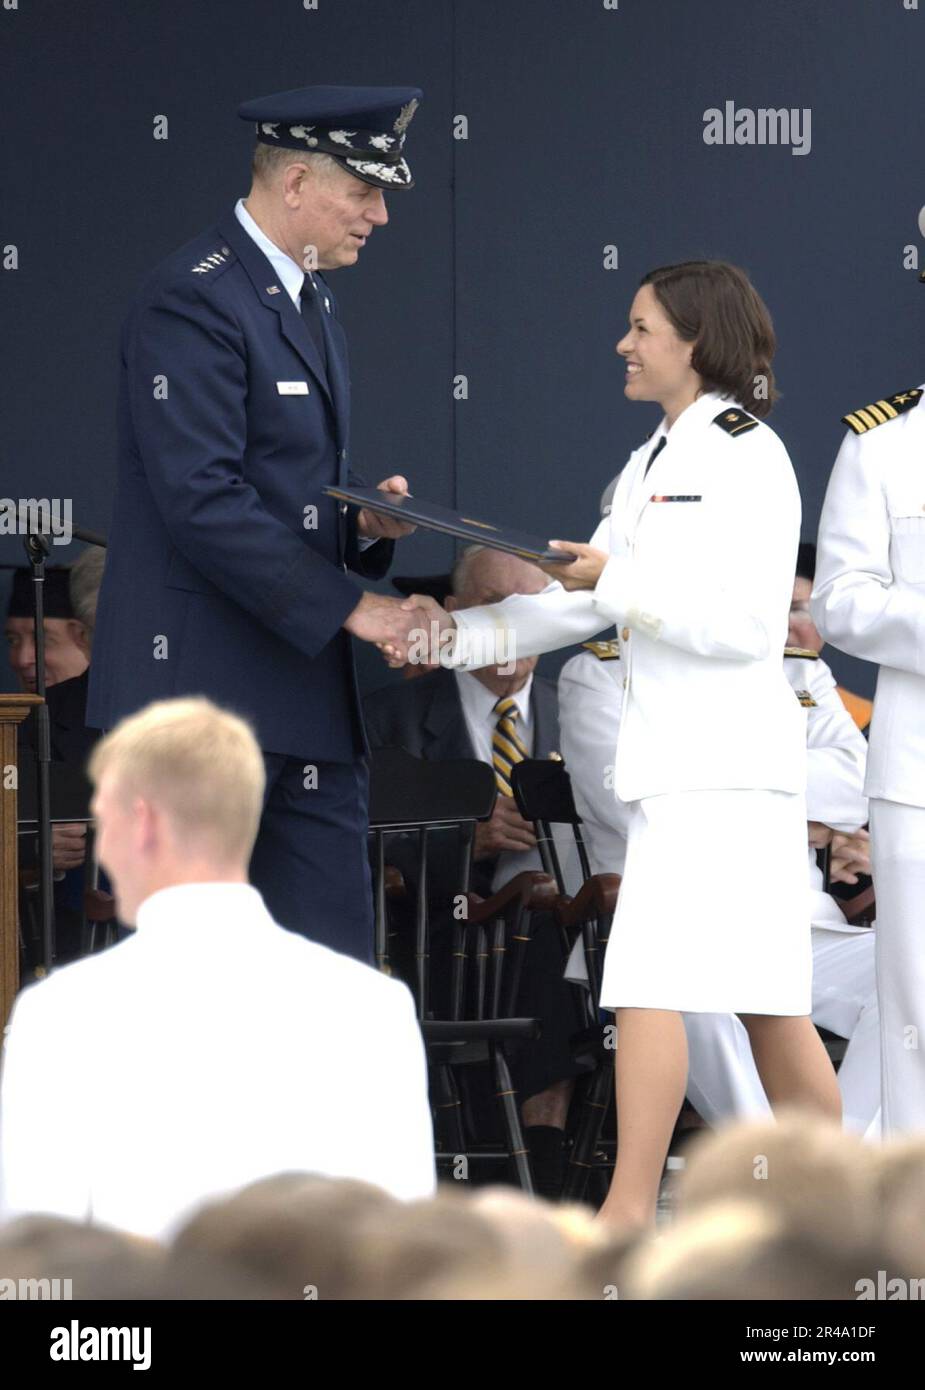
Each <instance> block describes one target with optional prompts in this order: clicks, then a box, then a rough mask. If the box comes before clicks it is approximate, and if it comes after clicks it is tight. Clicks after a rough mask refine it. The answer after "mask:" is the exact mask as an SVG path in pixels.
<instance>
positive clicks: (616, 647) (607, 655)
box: [581, 637, 620, 661]
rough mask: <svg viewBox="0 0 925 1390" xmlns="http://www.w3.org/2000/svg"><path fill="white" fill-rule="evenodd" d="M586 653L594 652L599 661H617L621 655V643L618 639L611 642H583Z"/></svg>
mask: <svg viewBox="0 0 925 1390" xmlns="http://www.w3.org/2000/svg"><path fill="white" fill-rule="evenodd" d="M581 645H582V646H583V647H584V649H585V651H586V652H592V653H593V654H594V656H596V657H597V659H598V661H616V659H617V657H618V656H619V655H620V643H619V642H618V641H617V639H616V637H615V638H614V639H613V640H612V641H611V642H582V644H581Z"/></svg>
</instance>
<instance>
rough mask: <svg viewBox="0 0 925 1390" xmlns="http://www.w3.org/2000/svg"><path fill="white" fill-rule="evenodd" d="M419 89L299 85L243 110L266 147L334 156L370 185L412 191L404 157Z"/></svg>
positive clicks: (258, 99)
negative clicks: (406, 138)
mask: <svg viewBox="0 0 925 1390" xmlns="http://www.w3.org/2000/svg"><path fill="white" fill-rule="evenodd" d="M421 96H422V93H421V91H420V90H419V88H417V87H296V88H294V89H293V90H292V91H288V92H275V93H274V94H273V95H272V96H268V97H256V98H255V99H254V100H253V101H246V102H244V104H243V106H239V107H238V115H239V116H240V117H241V119H242V120H245V121H253V122H254V123H255V125H256V128H257V139H258V140H259V141H260V142H261V143H262V144H264V145H275V146H278V147H282V148H284V149H290V150H310V151H312V152H314V153H315V154H329V155H331V156H332V157H333V158H334V159H336V160H337V161H338V162H339V163H340V164H342V165H343V166H344V168H345V169H347V171H348V172H349V173H351V174H353V175H354V176H355V177H356V178H358V179H362V180H363V182H364V183H371V184H374V185H375V186H376V187H378V188H411V187H413V185H414V179H413V178H412V177H411V170H410V169H409V168H408V164H407V161H406V160H405V158H404V155H403V154H402V150H403V149H404V144H405V135H406V134H407V130H408V126H409V125H410V124H411V118H412V117H413V115H414V113H415V111H416V110H417V107H418V103H419V102H420V100H421Z"/></svg>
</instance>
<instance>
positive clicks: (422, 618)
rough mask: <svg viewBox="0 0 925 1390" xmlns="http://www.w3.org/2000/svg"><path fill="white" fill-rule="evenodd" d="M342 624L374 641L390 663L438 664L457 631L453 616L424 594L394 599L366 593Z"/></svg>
mask: <svg viewBox="0 0 925 1390" xmlns="http://www.w3.org/2000/svg"><path fill="white" fill-rule="evenodd" d="M344 627H345V628H346V629H347V631H348V632H350V633H352V634H353V636H354V637H358V638H359V639H360V640H361V641H362V642H372V643H374V644H375V646H377V647H378V648H379V650H380V651H381V652H382V655H383V656H384V657H385V659H386V662H387V663H388V665H389V666H391V667H398V666H405V665H408V664H411V665H417V666H425V665H426V666H433V665H437V664H439V661H440V653H441V652H442V651H445V650H447V648H449V647H450V646H451V645H452V642H453V638H454V634H455V632H456V624H455V622H454V620H453V618H452V616H451V615H450V614H449V613H447V612H446V611H445V609H443V608H441V607H440V604H439V603H438V602H437V600H436V599H433V598H430V597H428V596H427V595H425V594H412V595H411V597H410V598H406V599H396V598H388V597H386V596H385V595H383V594H371V593H365V594H364V595H363V597H362V598H361V599H360V602H359V603H358V604H357V606H356V608H354V610H353V612H352V613H351V614H350V616H349V617H348V618H347V620H346V622H345V623H344Z"/></svg>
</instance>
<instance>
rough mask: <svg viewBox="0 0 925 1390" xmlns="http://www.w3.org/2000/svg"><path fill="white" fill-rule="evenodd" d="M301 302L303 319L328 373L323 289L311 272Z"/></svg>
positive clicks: (302, 292) (303, 289)
mask: <svg viewBox="0 0 925 1390" xmlns="http://www.w3.org/2000/svg"><path fill="white" fill-rule="evenodd" d="M299 303H300V304H301V306H302V321H303V323H304V324H305V327H306V328H307V329H308V331H309V333H310V334H311V336H312V340H313V342H314V344H315V347H316V348H317V349H318V356H319V357H320V358H321V365H322V366H323V367H324V370H325V374H327V370H328V351H327V347H326V345H325V341H324V325H323V323H322V322H321V315H322V313H323V312H324V310H323V309H322V307H321V291H320V288H319V286H318V284H317V282H316V281H315V280H313V279H312V276H311V274H306V276H305V279H304V280H303V282H302V288H301V290H300V291H299Z"/></svg>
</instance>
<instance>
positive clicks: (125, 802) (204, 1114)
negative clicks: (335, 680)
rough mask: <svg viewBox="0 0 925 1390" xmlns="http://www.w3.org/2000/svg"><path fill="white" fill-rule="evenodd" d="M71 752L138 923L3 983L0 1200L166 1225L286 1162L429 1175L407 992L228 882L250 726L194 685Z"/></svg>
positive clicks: (256, 813)
mask: <svg viewBox="0 0 925 1390" xmlns="http://www.w3.org/2000/svg"><path fill="white" fill-rule="evenodd" d="M89 771H90V777H91V780H92V781H93V783H94V786H95V794H94V798H93V803H92V810H93V813H94V815H95V817H96V820H97V827H98V842H97V848H98V854H99V858H100V861H101V863H102V864H103V865H104V867H105V868H106V870H107V873H108V874H109V876H110V878H111V880H112V882H113V885H114V890H115V893H116V897H117V901H118V905H119V916H120V920H121V921H123V922H125V923H126V924H129V925H134V926H135V927H136V931H135V932H134V934H133V935H132V936H131V937H130V938H129V939H128V940H126V941H123V942H121V943H120V944H119V945H117V946H114V947H112V948H111V949H110V950H108V951H104V952H102V953H101V954H99V955H96V956H91V957H89V958H87V959H85V960H82V961H78V962H76V963H75V964H73V965H70V966H66V967H64V968H63V969H61V970H58V971H57V972H56V973H55V974H53V975H52V976H51V977H50V979H48V980H46V981H43V982H42V983H41V984H38V985H34V986H32V987H31V988H29V989H27V990H26V991H25V992H24V993H23V994H21V995H20V996H19V998H18V1000H17V1002H16V1005H15V1007H14V1010H13V1015H12V1021H11V1024H10V1028H9V1035H8V1037H7V1041H6V1049H5V1056H4V1063H3V1078H2V1091H0V1216H2V1217H12V1216H18V1215H23V1214H25V1213H28V1212H51V1213H56V1214H58V1215H61V1216H68V1217H71V1218H74V1219H76V1220H87V1221H90V1220H92V1221H95V1222H97V1223H99V1224H102V1225H111V1226H116V1227H119V1228H121V1229H123V1230H126V1231H131V1232H135V1233H137V1234H138V1235H142V1236H152V1237H162V1238H163V1237H169V1236H170V1234H171V1233H172V1231H173V1230H174V1229H175V1227H176V1226H177V1225H178V1224H179V1223H181V1222H182V1221H183V1220H184V1219H185V1217H186V1216H188V1214H189V1213H190V1212H191V1211H192V1210H194V1209H195V1208H196V1207H197V1206H199V1205H200V1204H201V1203H202V1202H204V1201H206V1200H208V1199H210V1198H213V1197H215V1196H218V1195H219V1194H223V1193H227V1192H230V1191H233V1190H234V1189H237V1188H240V1187H242V1186H244V1185H245V1184H247V1183H250V1182H253V1181H255V1180H256V1179H258V1178H263V1177H267V1176H269V1175H271V1174H273V1173H278V1172H284V1171H287V1170H302V1171H306V1172H312V1173H320V1174H325V1175H329V1176H331V1177H351V1178H360V1179H365V1180H366V1181H368V1182H372V1183H376V1184H378V1185H379V1186H380V1187H383V1188H385V1189H386V1190H387V1191H389V1192H391V1193H392V1194H394V1195H395V1196H397V1197H400V1198H408V1199H410V1198H417V1197H426V1196H429V1195H430V1194H431V1193H432V1192H433V1191H434V1183H435V1179H434V1160H433V1137H432V1129H431V1118H430V1110H429V1105H428V1097H427V1078H426V1065H425V1058H424V1049H423V1044H422V1041H421V1036H420V1032H419V1029H418V1025H417V1021H416V1019H415V1014H414V1006H413V1003H412V999H411V995H410V993H409V992H408V990H407V989H406V988H405V986H404V985H402V984H399V983H398V982H396V981H393V980H389V979H387V978H385V977H384V976H382V975H379V974H377V973H376V972H375V971H374V970H372V969H370V968H369V967H368V966H366V965H363V964H361V963H360V962H358V961H356V960H353V959H351V958H350V957H348V956H344V955H339V954H337V953H335V952H334V951H331V950H329V949H328V948H327V947H324V946H320V945H318V944H316V943H315V942H312V941H309V940H307V939H306V938H304V937H301V936H296V935H294V934H293V933H290V932H288V931H285V930H284V929H283V928H282V927H280V926H278V925H277V924H276V923H275V922H274V921H273V919H272V917H271V916H270V914H269V912H268V911H267V909H266V907H265V906H264V903H263V900H262V899H261V897H260V894H259V893H258V892H257V890H256V888H253V887H252V886H251V885H250V884H249V883H248V881H247V867H248V861H249V858H250V853H251V849H252V847H253V842H254V838H255V836H256V834H257V827H258V824H259V821H260V813H261V808H262V804H263V791H264V777H265V774H264V763H263V758H262V755H261V752H260V749H259V747H258V745H257V741H256V739H255V738H254V736H253V733H252V731H251V730H250V728H249V726H248V725H246V724H245V723H244V722H243V720H241V719H239V718H237V717H236V716H234V715H231V714H228V713H226V712H224V711H223V710H220V709H219V708H218V707H217V706H216V705H214V704H212V703H211V702H210V701H208V700H205V699H201V698H200V699H187V700H166V701H161V702H159V703H156V704H153V705H149V706H148V707H147V708H146V709H145V710H142V711H141V712H140V713H139V714H137V715H133V716H131V717H130V718H128V719H125V720H123V721H122V722H121V723H120V724H118V725H117V726H116V728H115V729H114V730H113V731H112V732H111V733H110V734H109V735H108V736H107V737H106V738H104V739H103V740H102V741H101V742H100V743H99V744H97V745H96V748H95V749H94V752H93V754H92V755H91V759H90V766H89ZM308 909H309V911H310V904H309V905H308Z"/></svg>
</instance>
